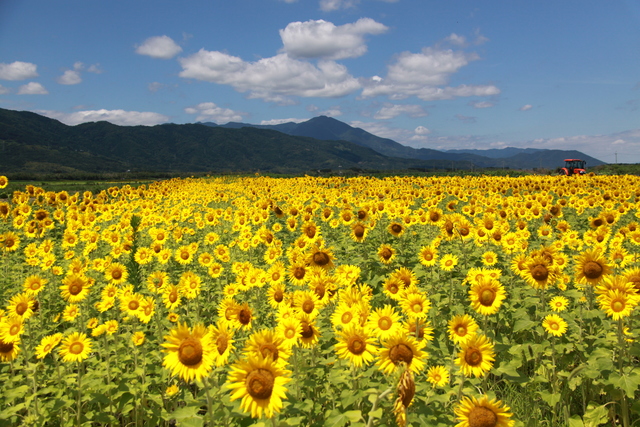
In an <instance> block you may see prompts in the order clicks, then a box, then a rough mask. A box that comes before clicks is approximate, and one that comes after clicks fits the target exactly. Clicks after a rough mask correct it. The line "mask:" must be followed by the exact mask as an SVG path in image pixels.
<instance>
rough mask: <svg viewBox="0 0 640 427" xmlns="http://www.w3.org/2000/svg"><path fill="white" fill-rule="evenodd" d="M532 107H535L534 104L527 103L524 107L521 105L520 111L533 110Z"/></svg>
mask: <svg viewBox="0 0 640 427" xmlns="http://www.w3.org/2000/svg"><path fill="white" fill-rule="evenodd" d="M532 108H533V105H531V104H526V105H523V106H522V107H520V111H527V110H531V109H532Z"/></svg>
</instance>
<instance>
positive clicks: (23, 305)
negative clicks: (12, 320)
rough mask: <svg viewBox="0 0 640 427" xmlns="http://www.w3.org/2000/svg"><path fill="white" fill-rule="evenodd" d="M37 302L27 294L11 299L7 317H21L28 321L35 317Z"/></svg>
mask: <svg viewBox="0 0 640 427" xmlns="http://www.w3.org/2000/svg"><path fill="white" fill-rule="evenodd" d="M34 306H35V300H34V299H33V298H32V296H31V295H29V294H28V293H26V292H23V293H21V294H17V295H14V296H12V297H11V299H10V300H9V304H8V305H7V313H6V314H7V315H15V316H20V317H22V318H23V319H28V318H29V317H31V316H32V315H33V309H34Z"/></svg>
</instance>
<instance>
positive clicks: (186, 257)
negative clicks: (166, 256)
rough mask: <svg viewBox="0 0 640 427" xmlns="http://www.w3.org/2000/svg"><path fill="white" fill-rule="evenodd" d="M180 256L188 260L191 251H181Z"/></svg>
mask: <svg viewBox="0 0 640 427" xmlns="http://www.w3.org/2000/svg"><path fill="white" fill-rule="evenodd" d="M180 258H182V259H183V260H188V259H189V252H187V251H182V252H180Z"/></svg>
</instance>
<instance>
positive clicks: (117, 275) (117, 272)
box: [111, 270, 122, 280]
mask: <svg viewBox="0 0 640 427" xmlns="http://www.w3.org/2000/svg"><path fill="white" fill-rule="evenodd" d="M111 277H113V279H114V280H119V279H120V278H122V271H120V270H113V272H112V273H111Z"/></svg>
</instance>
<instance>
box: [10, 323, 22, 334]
mask: <svg viewBox="0 0 640 427" xmlns="http://www.w3.org/2000/svg"><path fill="white" fill-rule="evenodd" d="M18 332H20V326H19V325H11V327H10V328H9V335H16V334H17V333H18Z"/></svg>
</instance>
